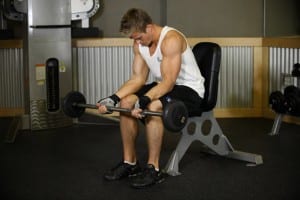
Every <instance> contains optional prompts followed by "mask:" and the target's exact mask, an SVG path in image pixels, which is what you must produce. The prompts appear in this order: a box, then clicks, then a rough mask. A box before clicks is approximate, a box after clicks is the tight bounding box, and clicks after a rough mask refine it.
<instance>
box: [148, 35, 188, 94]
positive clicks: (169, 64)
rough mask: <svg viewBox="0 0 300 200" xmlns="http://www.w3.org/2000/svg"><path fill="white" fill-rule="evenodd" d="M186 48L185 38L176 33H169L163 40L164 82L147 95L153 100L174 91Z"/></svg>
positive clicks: (162, 64) (162, 70) (162, 72)
mask: <svg viewBox="0 0 300 200" xmlns="http://www.w3.org/2000/svg"><path fill="white" fill-rule="evenodd" d="M186 46H187V45H186V41H185V39H184V38H183V36H182V35H180V34H179V33H177V32H175V31H171V32H169V33H168V35H167V36H166V37H165V39H164V40H163V42H162V44H161V52H162V55H163V58H162V62H161V75H162V81H161V82H160V83H159V84H158V85H157V86H155V87H153V88H152V89H151V90H150V91H149V92H148V93H147V94H145V95H146V96H148V97H149V98H150V99H151V100H155V99H158V98H160V97H161V96H163V95H165V94H166V93H167V92H169V91H171V90H172V89H173V87H174V85H175V82H176V79H177V77H178V74H179V72H180V68H181V54H182V52H183V51H184V50H185V49H186Z"/></svg>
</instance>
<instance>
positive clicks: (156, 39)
mask: <svg viewBox="0 0 300 200" xmlns="http://www.w3.org/2000/svg"><path fill="white" fill-rule="evenodd" d="M120 32H121V33H123V34H125V35H126V36H128V37H129V38H131V39H133V50H134V59H133V65H132V76H131V78H130V79H129V80H128V81H127V82H125V83H124V84H123V85H122V86H121V87H120V88H119V90H118V91H117V92H116V93H115V94H113V95H111V96H110V97H107V98H104V99H102V100H100V101H99V103H98V104H97V105H98V106H99V109H98V110H99V112H100V113H106V112H107V109H106V106H115V105H116V104H117V103H120V107H123V108H127V109H132V112H131V114H125V113H120V129H121V138H122V142H123V160H122V162H121V163H119V164H118V165H117V166H116V167H114V168H112V169H111V170H110V171H108V172H107V173H106V174H105V175H104V178H105V179H107V180H119V179H122V178H125V177H130V176H136V177H135V178H134V179H132V182H131V185H132V186H133V187H136V188H142V187H147V186H150V185H153V184H157V183H160V182H162V181H163V180H164V177H163V176H162V173H161V171H160V166H159V158H160V151H161V146H162V141H163V133H164V126H163V123H162V119H161V117H157V116H146V117H144V116H142V111H143V110H144V109H148V110H151V111H162V110H163V107H164V106H165V105H166V104H167V103H168V102H170V101H171V100H172V99H177V100H181V101H183V102H184V103H185V105H186V107H187V109H188V111H189V115H193V112H194V111H195V110H197V108H198V106H199V105H200V104H201V101H202V98H203V95H204V85H203V83H204V78H203V77H202V76H201V73H200V71H199V67H198V66H197V63H196V60H195V58H194V55H193V53H192V51H191V48H190V47H189V45H188V43H187V40H186V38H185V36H184V35H183V34H182V33H180V32H179V31H177V30H175V29H173V28H170V27H167V26H165V27H161V26H159V25H157V24H155V23H153V22H152V19H151V17H150V16H149V15H148V14H147V13H146V12H145V11H143V10H141V9H135V8H133V9H130V10H128V11H127V12H126V13H125V15H124V16H123V17H122V20H121V25H120ZM149 73H152V74H153V75H154V76H155V77H156V79H157V80H158V82H154V83H151V84H146V81H147V79H148V75H149ZM142 118H143V119H144V122H145V130H146V138H147V144H148V152H149V154H148V162H147V166H146V168H145V169H144V170H142V171H141V170H140V169H141V168H140V166H139V163H138V158H137V153H136V150H135V141H136V138H137V136H138V119H142Z"/></svg>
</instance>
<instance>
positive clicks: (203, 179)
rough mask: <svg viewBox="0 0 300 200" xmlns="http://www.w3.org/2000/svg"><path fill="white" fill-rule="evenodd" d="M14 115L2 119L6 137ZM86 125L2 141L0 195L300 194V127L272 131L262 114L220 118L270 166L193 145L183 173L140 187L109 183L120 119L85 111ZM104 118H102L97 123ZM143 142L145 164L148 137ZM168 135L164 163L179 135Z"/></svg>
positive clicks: (190, 199)
mask: <svg viewBox="0 0 300 200" xmlns="http://www.w3.org/2000/svg"><path fill="white" fill-rule="evenodd" d="M8 120H9V119H6V118H0V128H1V137H0V138H3V134H4V133H5V131H6V126H5V125H7V121H8ZM81 121H82V122H85V123H82V124H78V125H74V126H73V127H67V128H59V129H52V130H43V131H34V132H30V131H24V130H23V131H19V134H18V136H17V138H16V140H15V142H14V143H13V144H7V143H4V142H1V143H0V199H1V200H9V199H14V200H18V199H28V200H45V199H49V200H52V199H53V200H54V199H55V200H56V199H57V200H58V199H63V200H66V199H72V200H73V199H74V200H77V199H87V200H88V199H97V200H98V199H101V200H102V199H104V200H106V199H107V200H114V199H118V200H122V199H130V200H148V199H149V200H150V199H151V200H152V199H153V200H167V199H170V200H177V199H178V200H196V199H197V200H202V199H203V200H204V199H205V200H210V199H211V200H215V199H216V200H222V199H228V200H232V199H239V200H248V199H253V200H254V199H255V200H259V199H263V200H282V199H288V200H291V199H295V200H296V199H300V191H299V189H300V159H299V153H300V145H299V144H300V126H299V125H294V124H287V123H283V124H282V126H281V129H280V135H278V136H269V135H268V133H269V132H270V130H271V128H272V124H273V121H272V120H270V119H262V118H241V119H218V122H219V124H220V126H221V127H222V130H223V132H224V134H225V135H226V136H227V137H228V139H229V140H230V142H231V143H232V145H233V146H234V148H235V149H238V150H241V151H246V152H251V153H257V154H261V155H262V156H263V159H264V164H263V165H260V166H256V167H251V166H248V165H247V163H245V162H242V161H237V160H232V159H227V158H223V157H219V156H214V155H210V154H205V153H202V151H201V145H200V143H198V142H195V143H193V144H192V146H191V147H190V148H189V150H188V152H187V153H186V154H185V156H184V157H183V159H182V161H181V162H180V171H181V172H182V175H181V176H176V177H167V179H166V181H165V182H163V183H162V184H159V185H155V186H154V187H151V188H147V189H142V190H136V189H133V188H131V187H130V186H129V180H122V181H117V182H107V181H105V180H103V178H102V174H103V172H104V171H106V170H107V169H109V168H110V167H112V166H113V165H115V164H116V163H117V162H119V161H120V160H121V155H122V150H121V140H120V136H119V126H118V122H116V121H111V120H107V119H105V118H99V117H97V118H95V117H93V116H89V115H85V116H84V117H83V118H82V119H81ZM94 122H95V123H96V124H95V123H94ZM143 131H144V130H143V127H142V126H141V134H140V137H139V139H138V142H137V149H138V151H139V158H140V162H141V163H145V161H146V159H147V149H146V142H145V137H144V134H143ZM179 137H180V135H179V134H171V133H166V134H165V138H164V144H163V150H162V154H161V166H162V167H163V166H164V165H165V164H166V162H167V160H168V158H169V156H170V154H171V153H172V151H173V150H174V149H175V147H176V145H177V142H178V140H179Z"/></svg>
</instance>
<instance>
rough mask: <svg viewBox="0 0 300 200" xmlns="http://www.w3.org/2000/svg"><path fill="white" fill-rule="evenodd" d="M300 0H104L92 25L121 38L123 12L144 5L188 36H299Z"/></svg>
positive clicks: (158, 18) (155, 15) (162, 20)
mask: <svg viewBox="0 0 300 200" xmlns="http://www.w3.org/2000/svg"><path fill="white" fill-rule="evenodd" d="M299 2H300V1H299V0H102V3H103V4H104V8H103V10H101V11H100V12H99V13H98V14H97V15H96V16H94V17H93V18H92V25H93V26H96V27H99V28H100V29H101V30H102V31H103V36H104V37H120V34H119V32H118V28H119V22H120V18H121V16H122V14H123V13H124V12H125V11H126V10H127V9H129V8H131V7H139V8H143V9H145V10H146V11H148V12H149V13H150V15H151V16H152V17H153V19H154V21H155V22H156V23H158V24H160V25H165V24H167V25H169V26H173V27H176V28H178V29H179V30H181V31H182V32H184V33H185V34H186V35H187V36H188V37H262V36H291V35H300V15H299V13H300V12H299V8H300V5H299V4H300V3H299Z"/></svg>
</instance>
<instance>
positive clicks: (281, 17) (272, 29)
mask: <svg viewBox="0 0 300 200" xmlns="http://www.w3.org/2000/svg"><path fill="white" fill-rule="evenodd" d="M265 1H266V6H265V19H266V26H265V27H266V29H265V36H287V35H288V36H294V35H300V0H265Z"/></svg>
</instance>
